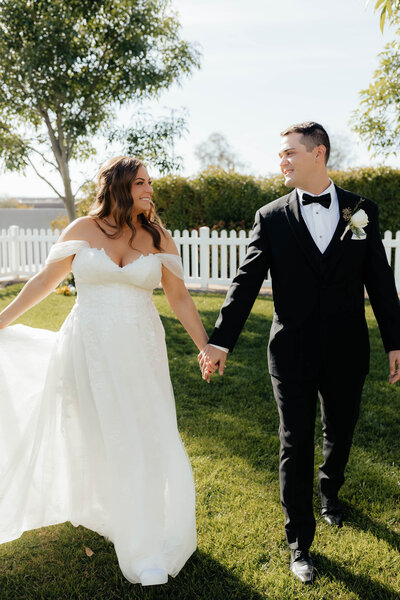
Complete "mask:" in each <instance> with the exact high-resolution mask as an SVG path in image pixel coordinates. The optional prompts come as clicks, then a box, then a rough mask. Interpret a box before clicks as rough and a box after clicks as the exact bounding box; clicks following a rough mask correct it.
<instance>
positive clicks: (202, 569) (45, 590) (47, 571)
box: [0, 523, 264, 600]
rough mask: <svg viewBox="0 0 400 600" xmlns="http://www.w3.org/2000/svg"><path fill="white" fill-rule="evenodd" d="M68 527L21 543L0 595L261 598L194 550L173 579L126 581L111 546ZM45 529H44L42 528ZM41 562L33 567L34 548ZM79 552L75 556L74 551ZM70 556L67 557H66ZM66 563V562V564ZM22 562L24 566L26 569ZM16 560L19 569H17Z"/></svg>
mask: <svg viewBox="0 0 400 600" xmlns="http://www.w3.org/2000/svg"><path fill="white" fill-rule="evenodd" d="M71 528H72V526H71V525H70V524H69V523H68V524H65V525H64V527H63V529H62V531H61V536H60V539H53V540H47V542H45V541H44V540H42V543H34V544H30V545H29V544H28V547H24V548H23V549H21V548H19V549H18V550H17V552H16V554H15V555H13V557H12V559H11V560H9V561H8V565H6V568H4V561H2V562H3V568H2V570H1V572H0V597H1V600H39V598H40V600H55V599H57V600H75V599H78V598H79V600H94V599H95V600H128V599H130V600H132V599H136V600H139V599H140V600H189V599H194V598H195V599H196V600H228V599H229V600H263V599H264V596H262V595H261V594H260V593H258V592H257V591H255V590H254V589H253V588H252V587H251V586H249V585H247V584H245V583H244V582H242V581H241V580H240V578H239V577H237V576H236V575H235V573H233V572H232V571H230V570H228V569H227V568H226V567H224V566H223V565H221V564H220V563H218V562H217V561H215V560H214V559H213V558H211V557H210V556H209V555H207V554H206V553H204V552H202V551H200V550H197V551H196V552H195V553H194V554H193V555H192V557H191V558H190V559H189V560H188V562H187V563H186V564H185V566H184V567H183V568H182V570H181V571H180V573H179V574H178V575H177V577H176V578H172V577H170V578H169V581H168V583H167V584H165V585H162V586H149V587H142V586H141V585H140V584H131V583H130V582H128V581H127V580H126V579H125V578H124V576H123V575H122V572H121V571H120V569H119V565H118V560H117V557H116V554H115V550H114V546H113V545H112V544H111V543H110V542H107V541H106V540H105V539H104V538H102V537H101V536H97V534H94V532H89V531H88V530H85V528H83V527H80V528H78V529H77V530H75V528H74V531H76V538H75V539H74V538H72V539H70V540H69V541H70V543H69V545H68V553H69V556H66V546H67V540H66V536H68V535H69V534H70V532H71V531H72V530H71ZM46 529H47V528H44V529H42V530H41V531H42V533H43V532H45V531H46ZM83 537H85V539H86V540H90V546H91V548H93V549H95V554H94V555H93V556H92V557H91V558H90V559H88V557H86V556H85V555H84V552H83V545H82V543H81V542H82V538H83ZM36 552H37V553H38V554H39V553H40V563H39V562H38V563H37V568H36V569H35V568H32V565H31V562H32V553H36ZM78 555H79V556H78ZM68 558H70V559H71V562H70V561H69V560H68ZM67 563H69V564H67ZM25 564H26V567H27V568H24V565H25ZM16 565H18V568H15V567H16Z"/></svg>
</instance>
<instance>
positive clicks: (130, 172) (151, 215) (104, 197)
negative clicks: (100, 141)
mask: <svg viewBox="0 0 400 600" xmlns="http://www.w3.org/2000/svg"><path fill="white" fill-rule="evenodd" d="M144 166H145V165H144V164H143V163H142V161H141V160H139V159H138V158H135V157H133V156H117V157H115V158H111V159H110V160H109V161H108V162H107V163H106V164H105V165H103V166H102V168H101V169H100V172H99V177H98V182H97V190H96V199H95V201H94V203H93V205H92V207H91V210H90V212H89V216H91V217H94V218H95V219H96V221H95V222H96V224H97V226H98V227H99V228H100V229H101V231H102V232H103V233H104V234H105V235H106V236H107V237H109V238H112V239H115V238H119V237H120V236H121V235H122V230H123V227H124V226H125V225H128V227H129V228H130V230H131V231H132V235H131V237H130V239H129V242H128V243H129V245H130V246H131V247H133V246H132V242H133V238H134V237H135V234H136V227H135V226H134V224H133V222H132V209H133V205H134V201H133V198H132V195H131V186H132V182H133V181H134V179H135V178H136V175H137V172H138V170H139V168H140V167H144ZM109 216H112V217H113V218H114V221H115V225H113V224H112V223H109V222H108V221H107V217H109ZM137 218H138V220H139V221H140V223H141V225H142V227H143V229H145V230H146V231H148V232H149V233H150V235H151V237H152V238H153V244H154V246H155V248H157V250H159V251H162V248H161V234H163V235H164V233H163V230H162V227H161V221H160V218H159V217H158V215H157V213H156V209H155V206H154V204H153V202H152V201H151V202H150V209H149V211H148V212H147V213H146V214H145V213H141V214H139V215H138V217H137ZM97 219H104V221H105V223H107V225H108V226H109V227H110V228H111V229H114V231H113V233H108V232H107V231H105V230H104V228H103V227H102V226H101V225H100V223H99V222H98V220H97Z"/></svg>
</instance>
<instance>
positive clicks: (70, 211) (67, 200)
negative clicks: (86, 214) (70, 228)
mask: <svg viewBox="0 0 400 600" xmlns="http://www.w3.org/2000/svg"><path fill="white" fill-rule="evenodd" d="M67 170H68V166H67ZM62 178H63V183H64V192H65V195H64V198H63V200H64V204H65V208H66V209H67V215H68V221H69V222H70V223H71V221H74V219H76V209H75V198H74V195H73V193H72V189H71V179H70V177H69V173H68V174H67V176H66V177H64V174H62Z"/></svg>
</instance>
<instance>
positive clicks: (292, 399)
mask: <svg viewBox="0 0 400 600" xmlns="http://www.w3.org/2000/svg"><path fill="white" fill-rule="evenodd" d="M349 367H350V369H351V365H349ZM271 381H272V386H273V390H274V396H275V400H276V403H277V405H278V411H279V417H280V427H279V438H280V456H279V458H280V460H279V478H280V489H281V502H282V506H283V510H284V513H285V532H286V539H287V541H288V544H289V546H290V548H291V549H293V550H296V549H297V548H301V549H308V548H309V547H310V546H311V543H312V541H313V538H314V533H315V518H314V512H313V504H312V500H313V481H314V429H315V417H316V406H317V399H318V397H319V398H320V401H321V419H322V431H323V457H324V462H323V464H322V465H321V466H320V467H319V472H318V484H319V485H318V487H319V494H320V496H321V502H322V505H324V504H326V501H327V500H329V499H333V500H334V499H336V498H337V494H338V491H339V488H340V487H341V485H342V484H343V482H344V469H345V467H346V463H347V460H348V457H349V453H350V447H351V442H352V438H353V432H354V427H355V425H356V422H357V418H358V414H359V408H360V401H361V393H362V388H363V385H364V381H365V375H361V376H360V375H353V376H352V375H351V374H350V375H349V373H337V372H329V373H327V372H322V373H320V374H319V375H317V376H316V378H315V379H314V380H309V381H289V380H286V379H280V378H277V377H274V376H271Z"/></svg>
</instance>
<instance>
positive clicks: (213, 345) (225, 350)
mask: <svg viewBox="0 0 400 600" xmlns="http://www.w3.org/2000/svg"><path fill="white" fill-rule="evenodd" d="M210 346H212V347H213V348H218V350H223V351H224V352H226V353H227V354H228V352H229V348H224V347H223V346H217V345H216V344H210Z"/></svg>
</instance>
